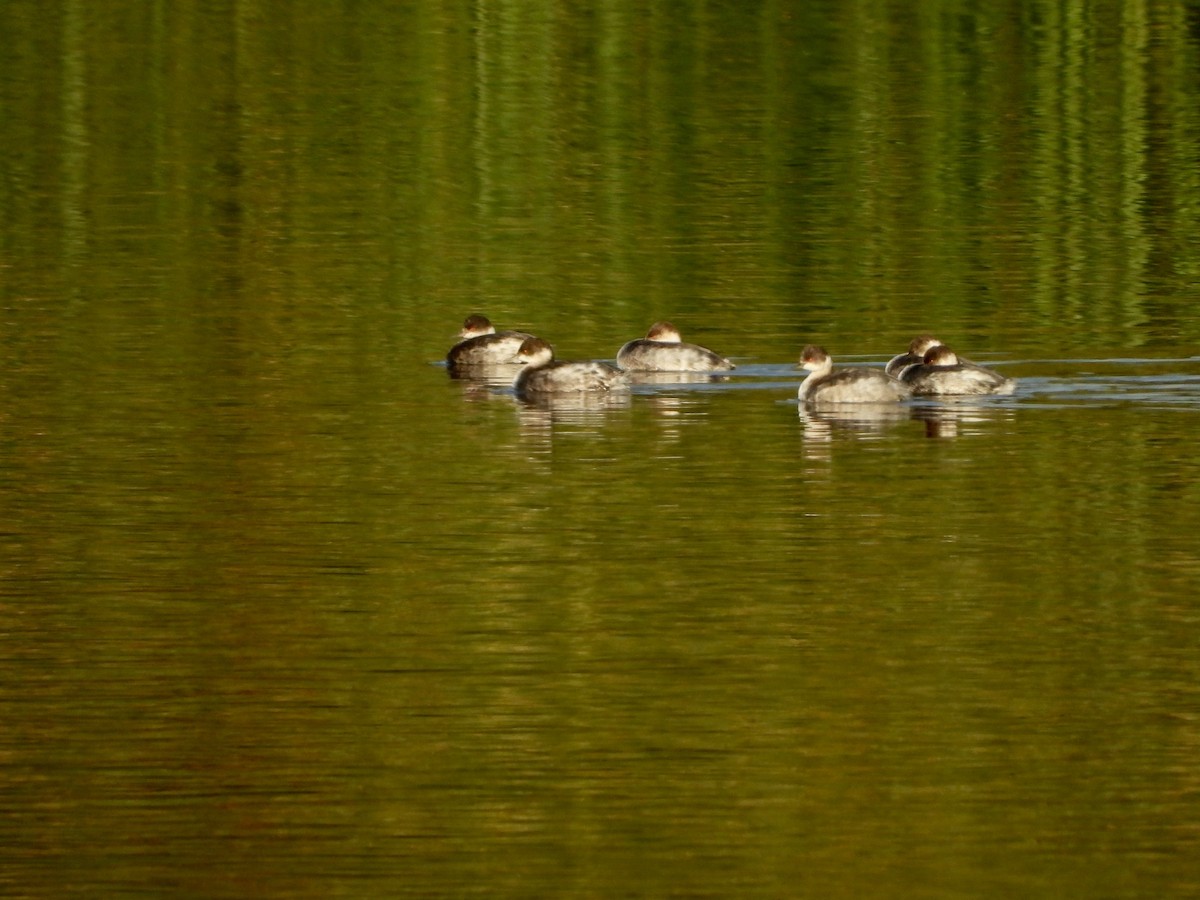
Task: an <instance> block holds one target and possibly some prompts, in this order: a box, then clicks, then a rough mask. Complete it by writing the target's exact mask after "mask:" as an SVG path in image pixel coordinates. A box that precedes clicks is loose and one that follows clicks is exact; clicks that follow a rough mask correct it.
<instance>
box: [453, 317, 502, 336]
mask: <svg viewBox="0 0 1200 900" xmlns="http://www.w3.org/2000/svg"><path fill="white" fill-rule="evenodd" d="M495 333H496V329H495V327H494V326H493V325H492V323H491V321H490V320H489V319H488V317H487V316H481V315H473V316H467V318H466V319H465V320H463V327H462V331H460V332H459V333H458V336H459V337H460V338H462V339H463V340H466V339H467V338H473V337H479V336H481V335H484V334H495Z"/></svg>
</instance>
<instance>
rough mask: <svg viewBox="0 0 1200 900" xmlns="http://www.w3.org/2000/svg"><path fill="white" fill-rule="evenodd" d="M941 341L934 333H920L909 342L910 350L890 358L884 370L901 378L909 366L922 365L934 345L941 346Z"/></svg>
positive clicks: (894, 376)
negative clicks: (901, 374)
mask: <svg viewBox="0 0 1200 900" xmlns="http://www.w3.org/2000/svg"><path fill="white" fill-rule="evenodd" d="M941 343H942V342H941V341H939V340H938V339H937V338H935V337H934V336H933V335H932V334H919V335H917V336H916V337H915V338H913V339H912V340H911V341H909V342H908V352H907V353H901V354H900V355H899V356H893V357H892V358H891V359H889V360H888V364H887V365H886V366H884V369H883V371H885V372H887V373H888V374H889V375H891V376H892V377H893V378H899V377H900V373H901V372H903V371H904V370H905V369H906V368H907V367H908V366H916V365H920V364H921V362H922V361H923V360H924V359H925V354H926V353H928V352H929V351H930V349H932V348H933V347H939V346H941Z"/></svg>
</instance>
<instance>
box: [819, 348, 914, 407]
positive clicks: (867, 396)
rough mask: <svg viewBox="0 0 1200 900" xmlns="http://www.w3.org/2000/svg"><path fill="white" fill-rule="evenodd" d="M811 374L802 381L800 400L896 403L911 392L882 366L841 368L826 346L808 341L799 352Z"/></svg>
mask: <svg viewBox="0 0 1200 900" xmlns="http://www.w3.org/2000/svg"><path fill="white" fill-rule="evenodd" d="M800 367H801V368H803V369H807V370H808V372H809V375H808V377H807V378H805V379H804V380H803V381H802V382H800V391H799V393H798V395H797V396H799V398H800V402H801V403H895V402H897V401H899V400H905V399H907V398H908V397H909V396H910V393H911V392H910V391H909V389H908V387H907V386H905V385H903V384H901V383H900V382H899V381H897V380H896V379H895V378H892V377H891V376H890V375H888V374H887V373H886V372H884V371H883V370H882V369H860V368H850V369H838V370H837V371H836V372H835V371H833V360H832V359H830V358H829V354H828V353H826V352H825V348H824V347H817V346H814V345H813V344H809V345H808V346H807V347H805V348H804V352H803V353H802V354H801V355H800Z"/></svg>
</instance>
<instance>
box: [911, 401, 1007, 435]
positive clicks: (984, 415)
mask: <svg viewBox="0 0 1200 900" xmlns="http://www.w3.org/2000/svg"><path fill="white" fill-rule="evenodd" d="M912 417H913V418H914V419H916V420H917V421H920V422H924V423H925V436H926V437H929V438H956V437H960V436H961V435H964V434H978V433H981V432H982V431H983V430H984V428H983V426H985V425H992V424H994V423H995V422H997V421H999V420H1000V419H1011V418H1012V410H1011V409H1009V408H1008V407H1005V406H1000V405H998V404H993V403H986V402H971V401H969V400H961V401H954V400H943V401H942V402H940V403H937V404H930V405H924V404H922V405H920V406H914V407H913V408H912Z"/></svg>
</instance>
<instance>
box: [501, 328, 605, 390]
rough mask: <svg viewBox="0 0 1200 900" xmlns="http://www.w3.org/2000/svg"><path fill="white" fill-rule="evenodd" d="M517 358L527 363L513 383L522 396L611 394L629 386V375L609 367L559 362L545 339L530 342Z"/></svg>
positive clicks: (599, 364) (596, 363)
mask: <svg viewBox="0 0 1200 900" xmlns="http://www.w3.org/2000/svg"><path fill="white" fill-rule="evenodd" d="M517 355H518V356H519V357H520V359H521V361H522V362H523V363H525V368H523V369H521V371H520V372H518V373H517V377H516V379H515V380H514V381H513V390H515V391H516V392H517V393H518V394H568V393H579V392H581V391H611V390H615V389H619V388H624V387H627V386H628V380H627V378H626V376H625V373H624V372H622V371H621V370H620V369H615V368H613V367H612V366H610V365H609V364H608V363H602V362H557V361H555V359H554V348H552V347H551V346H550V345H549V344H548V343H546V342H545V341H543V340H542V339H541V338H529V339H528V340H527V341H525V343H523V344H522V345H521V350H520V352H519V353H518V354H517Z"/></svg>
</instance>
